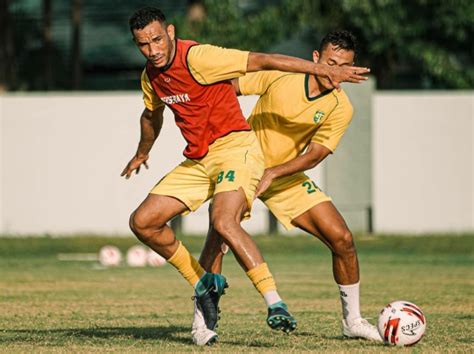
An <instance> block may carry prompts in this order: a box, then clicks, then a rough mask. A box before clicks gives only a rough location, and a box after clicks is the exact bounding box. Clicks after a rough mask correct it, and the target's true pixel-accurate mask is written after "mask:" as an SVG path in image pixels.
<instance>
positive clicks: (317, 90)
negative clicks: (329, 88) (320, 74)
mask: <svg viewBox="0 0 474 354" xmlns="http://www.w3.org/2000/svg"><path fill="white" fill-rule="evenodd" d="M324 91H326V88H325V87H324V86H322V85H321V84H320V83H319V81H318V80H317V79H316V76H314V75H310V76H309V80H308V94H309V97H316V96H319V95H320V94H321V93H323V92H324Z"/></svg>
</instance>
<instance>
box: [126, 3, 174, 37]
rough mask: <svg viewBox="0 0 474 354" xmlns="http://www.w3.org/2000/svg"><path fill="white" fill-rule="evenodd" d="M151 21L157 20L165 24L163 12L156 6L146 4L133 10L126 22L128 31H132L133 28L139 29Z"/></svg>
mask: <svg viewBox="0 0 474 354" xmlns="http://www.w3.org/2000/svg"><path fill="white" fill-rule="evenodd" d="M153 21H158V22H159V23H161V24H162V25H163V26H166V17H165V14H164V13H163V12H162V11H161V10H160V9H158V8H156V7H151V6H147V7H142V8H141V9H139V10H137V11H135V13H134V14H133V15H132V16H131V17H130V19H129V20H128V24H129V25H130V31H131V32H132V33H133V30H141V29H143V28H145V27H146V26H148V25H149V24H150V23H152V22H153Z"/></svg>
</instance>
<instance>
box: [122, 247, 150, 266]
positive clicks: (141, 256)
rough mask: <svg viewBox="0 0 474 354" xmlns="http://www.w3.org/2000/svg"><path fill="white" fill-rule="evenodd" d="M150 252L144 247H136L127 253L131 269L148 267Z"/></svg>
mask: <svg viewBox="0 0 474 354" xmlns="http://www.w3.org/2000/svg"><path fill="white" fill-rule="evenodd" d="M147 255H148V251H147V249H146V248H145V247H144V246H142V245H135V246H132V247H130V248H129V249H128V251H127V264H128V265H129V266H130V267H144V266H146V260H147Z"/></svg>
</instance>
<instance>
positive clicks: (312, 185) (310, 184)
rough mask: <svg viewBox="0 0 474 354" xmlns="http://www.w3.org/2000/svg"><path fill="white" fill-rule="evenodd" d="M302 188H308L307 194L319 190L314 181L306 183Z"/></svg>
mask: <svg viewBox="0 0 474 354" xmlns="http://www.w3.org/2000/svg"><path fill="white" fill-rule="evenodd" d="M302 186H303V187H306V193H308V194H311V193H314V192H316V190H317V189H319V188H318V186H317V185H316V183H314V182H313V181H305V182H304V183H303V184H302Z"/></svg>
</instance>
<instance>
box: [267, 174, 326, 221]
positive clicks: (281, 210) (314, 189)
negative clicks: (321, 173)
mask: <svg viewBox="0 0 474 354" xmlns="http://www.w3.org/2000/svg"><path fill="white" fill-rule="evenodd" d="M259 198H260V199H261V200H262V201H263V202H264V203H265V205H266V206H267V207H268V209H270V211H271V212H272V213H273V215H275V217H276V218H277V219H278V221H280V222H281V223H282V224H283V226H284V227H285V228H286V229H287V230H291V229H293V228H294V227H295V226H294V225H293V224H292V223H291V221H292V220H293V219H295V218H296V217H298V216H300V215H301V214H303V213H304V212H306V211H308V210H309V209H311V208H312V207H314V206H315V205H317V204H319V203H322V202H326V201H330V200H331V198H330V197H328V196H327V195H326V194H324V193H323V192H322V191H321V190H320V189H319V187H318V186H317V185H316V184H315V183H314V182H313V181H312V180H311V179H310V178H309V177H308V176H306V175H305V174H304V173H302V172H300V173H297V174H295V175H291V176H287V177H282V178H279V179H277V180H276V181H275V182H273V183H272V184H271V185H270V187H269V188H268V189H267V190H266V191H265V193H263V194H262V195H261V196H260V197H259Z"/></svg>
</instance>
